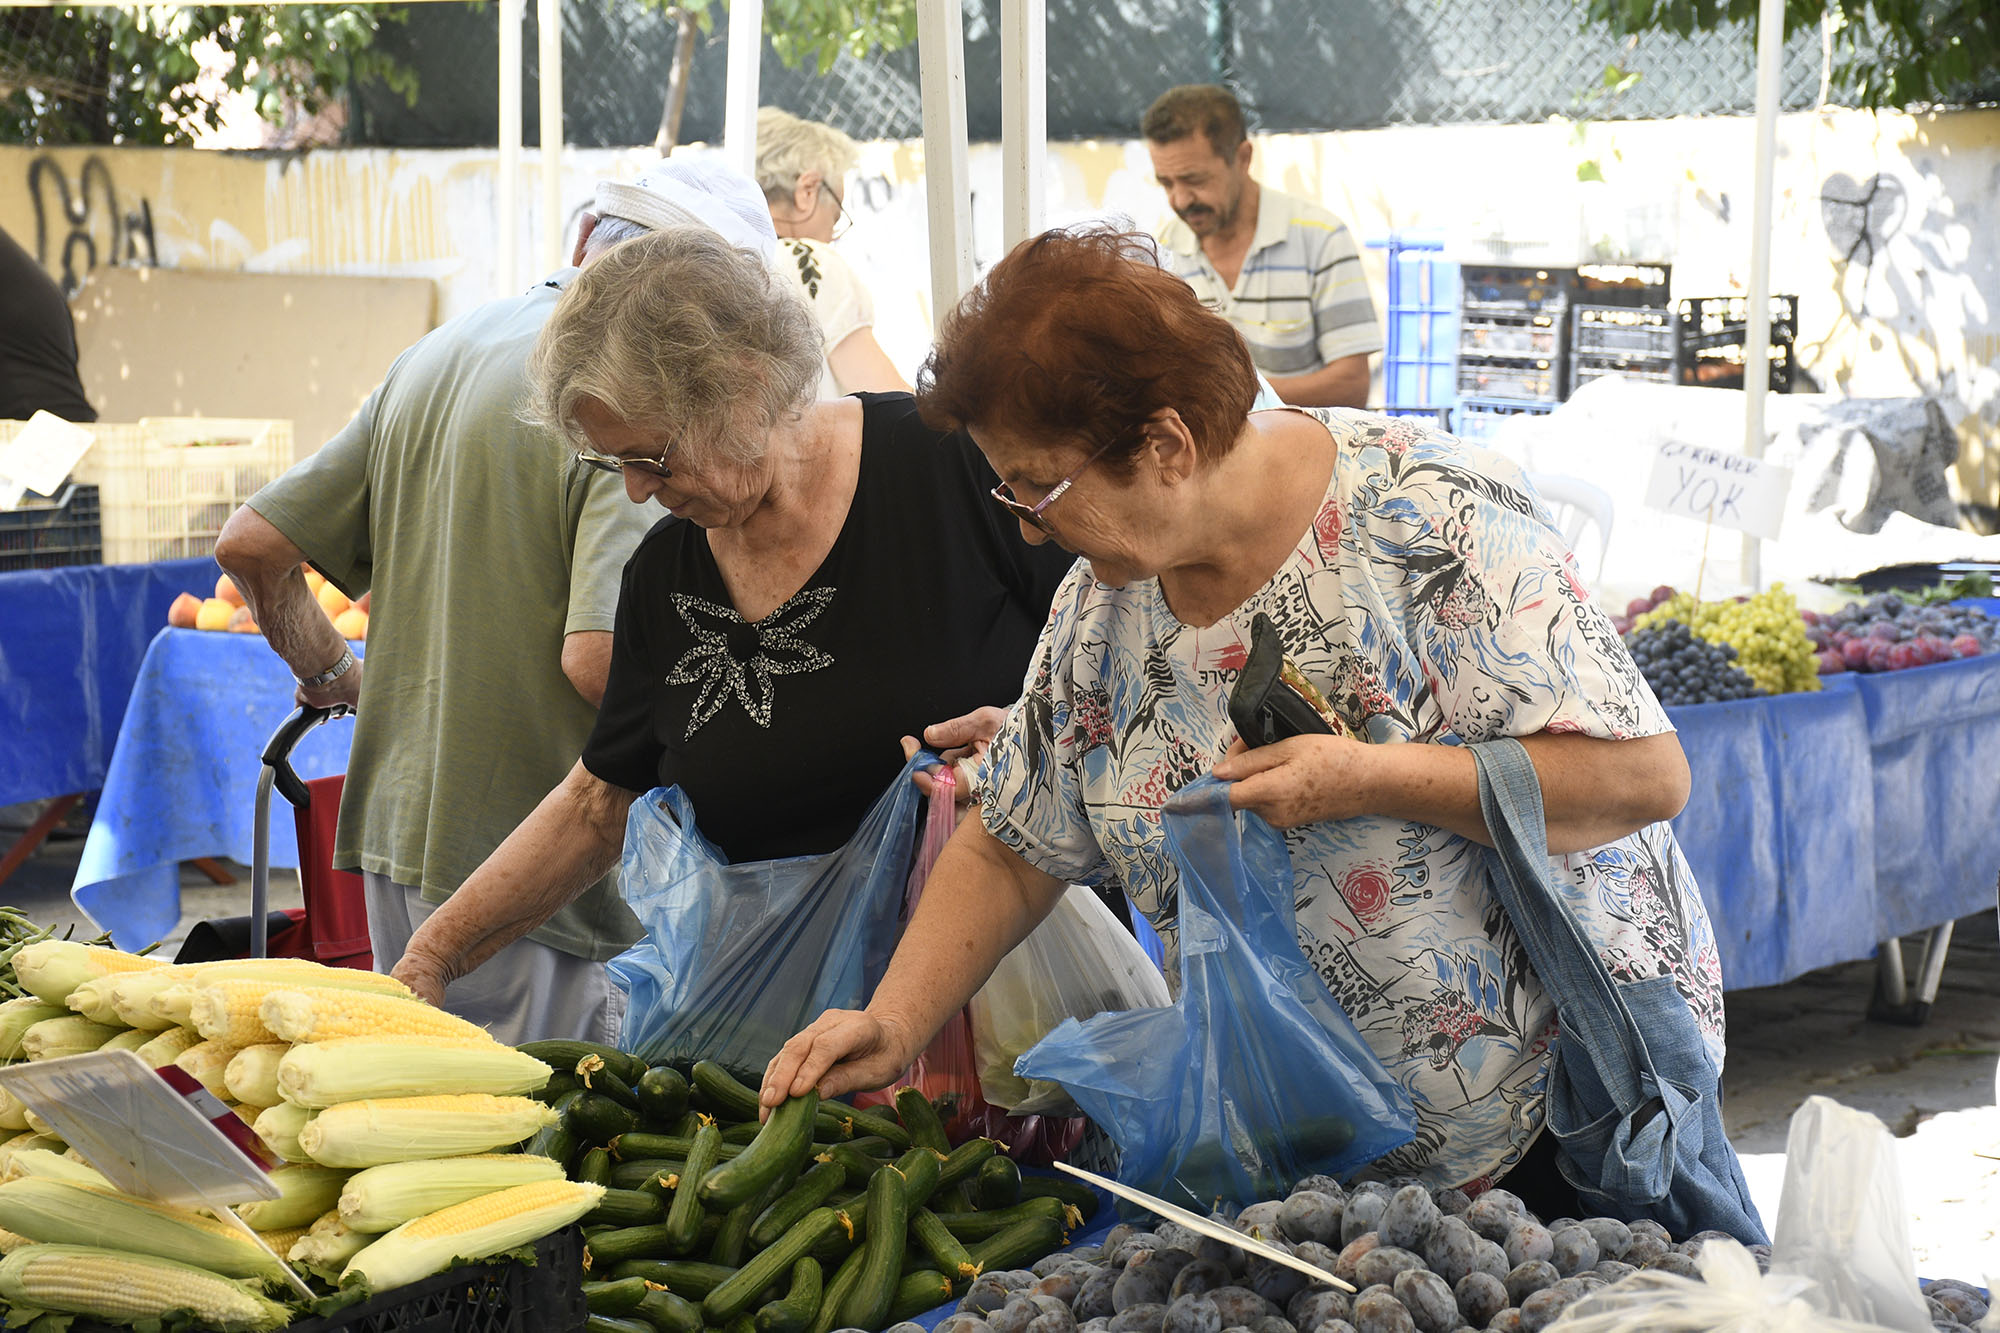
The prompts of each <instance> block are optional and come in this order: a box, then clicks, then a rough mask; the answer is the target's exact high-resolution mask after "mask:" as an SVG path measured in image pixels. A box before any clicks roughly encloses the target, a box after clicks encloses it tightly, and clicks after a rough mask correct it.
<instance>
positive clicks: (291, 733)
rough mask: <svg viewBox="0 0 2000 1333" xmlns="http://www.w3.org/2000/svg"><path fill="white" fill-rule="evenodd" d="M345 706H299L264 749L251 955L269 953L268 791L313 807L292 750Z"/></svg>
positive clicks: (252, 887)
mask: <svg viewBox="0 0 2000 1333" xmlns="http://www.w3.org/2000/svg"><path fill="white" fill-rule="evenodd" d="M347 712H348V708H347V705H346V704H334V705H333V706H331V707H329V708H315V707H313V706H311V705H309V704H301V705H300V706H299V707H298V708H296V709H294V710H293V712H292V715H291V716H290V717H288V718H286V719H285V720H284V722H283V724H282V725H280V726H279V728H278V729H277V731H276V732H274V733H272V736H271V740H270V742H269V743H268V744H267V745H265V746H264V754H263V760H264V769H263V771H262V772H261V773H259V774H258V776H257V822H256V824H255V825H254V826H253V827H252V830H251V836H252V842H253V845H254V847H255V850H254V851H253V852H252V854H251V865H250V956H251V957H252V958H262V957H264V956H266V954H268V953H269V952H270V942H271V941H270V929H271V923H270V918H269V916H267V915H266V913H267V911H268V910H269V903H270V896H271V788H273V787H276V788H277V789H278V790H279V791H280V792H282V793H284V797H285V799H286V800H287V801H290V802H291V803H292V804H293V805H294V806H296V807H298V808H299V809H301V810H304V809H306V808H307V807H308V806H310V805H311V804H312V793H311V792H309V791H307V790H306V784H305V783H303V782H301V781H299V775H298V773H297V772H295V771H294V770H293V768H292V747H293V746H295V745H297V744H298V743H299V739H300V737H302V736H304V735H305V734H306V733H307V732H309V731H311V730H312V729H313V728H314V727H317V726H319V725H320V724H321V723H322V722H331V721H332V720H333V719H334V718H337V717H343V716H345V715H346V714H347Z"/></svg>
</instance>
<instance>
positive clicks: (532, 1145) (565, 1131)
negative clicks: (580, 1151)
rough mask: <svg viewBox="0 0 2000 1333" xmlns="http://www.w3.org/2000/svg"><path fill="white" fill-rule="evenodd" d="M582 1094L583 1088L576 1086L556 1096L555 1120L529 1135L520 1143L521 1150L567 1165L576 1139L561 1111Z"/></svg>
mask: <svg viewBox="0 0 2000 1333" xmlns="http://www.w3.org/2000/svg"><path fill="white" fill-rule="evenodd" d="M583 1095H584V1093H583V1089H581V1088H578V1089H577V1090H576V1091H575V1092H566V1093H564V1094H563V1095H562V1096H561V1097H558V1098H557V1099H556V1100H555V1102H554V1106H555V1110H556V1118H555V1122H554V1123H553V1124H549V1125H544V1126H543V1127H542V1128H540V1129H538V1130H536V1131H535V1132H534V1133H533V1134H531V1135H529V1136H528V1141H527V1142H526V1143H524V1144H522V1145H521V1151H522V1152H524V1153H527V1154H528V1155H530V1156H532V1157H548V1158H552V1159H554V1160H555V1161H558V1162H562V1163H564V1164H565V1165H567V1164H568V1162H569V1159H570V1158H572V1157H574V1156H576V1150H577V1139H576V1135H575V1134H574V1133H572V1132H571V1130H570V1128H569V1126H568V1125H567V1124H566V1123H565V1122H564V1116H563V1113H564V1112H565V1111H567V1110H568V1109H569V1108H570V1107H572V1106H574V1105H576V1103H577V1102H578V1101H579V1100H580V1099H581V1098H582V1097H583Z"/></svg>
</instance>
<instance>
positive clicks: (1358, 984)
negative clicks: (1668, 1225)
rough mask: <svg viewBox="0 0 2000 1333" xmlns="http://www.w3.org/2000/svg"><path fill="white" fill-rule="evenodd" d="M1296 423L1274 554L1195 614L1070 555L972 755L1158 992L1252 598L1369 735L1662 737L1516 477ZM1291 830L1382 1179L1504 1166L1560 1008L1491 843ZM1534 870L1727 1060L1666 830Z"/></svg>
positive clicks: (1532, 1098)
mask: <svg viewBox="0 0 2000 1333" xmlns="http://www.w3.org/2000/svg"><path fill="white" fill-rule="evenodd" d="M1309 415H1311V416H1312V417H1314V418H1315V419H1316V420H1318V421H1319V422H1321V423H1323V424H1324V425H1325V427H1326V429H1327V430H1328V432H1329V433H1331V434H1332V436H1333V437H1334V439H1335V441H1336V442H1337V443H1338V446H1339V453H1338V459H1337V461H1336V463H1335V465H1334V471H1333V477H1332V480H1331V483H1330V484H1329V486H1328V487H1327V492H1326V499H1325V503H1324V504H1323V505H1322V506H1321V508H1320V510H1319V515H1318V517H1317V518H1316V519H1315V520H1314V523H1313V526H1312V530H1311V531H1309V532H1307V533H1305V534H1304V535H1303V536H1302V537H1301V538H1300V541H1299V544H1298V546H1297V548H1296V549H1295V550H1294V552H1293V553H1292V555H1291V557H1290V558H1289V559H1288V560H1287V561H1286V562H1285V564H1284V566H1283V568H1281V569H1280V570H1279V571H1278V572H1277V573H1276V574H1275V575H1274V576H1273V577H1272V578H1271V580H1270V581H1269V582H1268V583H1266V584H1265V585H1264V586H1263V587H1262V588H1261V589H1259V590H1258V591H1257V592H1256V593H1255V594H1254V595H1252V596H1251V597H1250V598H1249V600H1247V601H1245V602H1244V603H1243V604H1242V605H1241V606H1239V607H1237V608H1236V610H1235V611H1233V612H1231V613H1230V614H1229V615H1228V616H1226V617H1224V618H1223V619H1222V620H1220V621H1218V622H1217V623H1216V624H1214V625H1212V626H1209V627H1207V628H1203V629H1195V628H1192V627H1190V626H1187V625H1184V624H1182V623H1181V622H1180V621H1179V620H1177V619H1176V618H1175V616H1174V614H1173V612H1172V611H1171V610H1170V609H1169V608H1168V606H1167V602H1166V598H1165V596H1164V595H1163V593H1162V592H1161V589H1160V585H1159V581H1158V580H1157V579H1149V580H1146V581H1144V582H1136V583H1133V584H1130V585H1128V586H1127V587H1124V588H1109V587H1105V586H1103V585H1101V584H1097V583H1095V582H1093V581H1092V580H1091V578H1090V575H1089V567H1088V564H1087V563H1084V562H1079V564H1078V566H1077V568H1076V569H1075V570H1073V571H1072V572H1071V574H1070V577H1069V580H1068V582H1067V583H1065V584H1064V586H1063V587H1062V589H1061V590H1059V591H1058V592H1057V594H1056V597H1055V605H1054V608H1053V610H1052V612H1051V616H1050V621H1049V624H1048V626H1047V628H1046V629H1045V630H1044V631H1043V633H1042V637H1041V642H1040V643H1039V644H1038V645H1037V647H1036V655H1035V659H1034V661H1033V663H1032V664H1031V666H1030V670H1029V675H1028V681H1027V686H1026V692H1025V694H1024V695H1023V697H1022V699H1021V702H1020V703H1019V704H1018V705H1017V706H1016V707H1015V709H1014V711H1013V713H1012V715H1011V716H1010V717H1009V718H1008V721H1007V725H1006V727H1005V728H1004V729H1003V730H1002V732H1001V733H1000V736H999V737H998V739H997V740H996V741H995V742H994V745H993V747H992V750H991V752H990V753H989V754H988V756H987V774H986V780H985V784H984V796H983V815H984V820H985V823H986V826H987V828H988V829H990V830H991V831H992V832H993V833H994V835H995V836H997V837H998V838H1000V839H1001V841H1003V842H1004V843H1006V844H1007V845H1008V846H1009V847H1011V848H1013V849H1014V851H1016V852H1017V853H1018V854H1019V855H1020V856H1022V857H1023V858H1024V859H1025V860H1027V861H1028V862H1029V863H1030V864H1032V865H1034V866H1036V867H1038V868H1039V869H1041V870H1044V871H1046V872H1048V873H1049V874H1052V875H1054V876H1056V877H1058V878H1060V879H1064V880H1070V881H1075V882H1081V883H1098V882H1101V881H1104V880H1107V879H1115V880H1116V881H1118V882H1120V883H1122V884H1123V885H1124V887H1125V889H1126V891H1127V892H1128V893H1129V894H1130V896H1131V898H1132V901H1133V902H1134V904H1135V905H1136V906H1137V907H1138V908H1139V909H1140V910H1141V911H1143V912H1144V913H1145V914H1146V917H1147V919H1148V920H1149V921H1150V922H1151V923H1152V924H1153V926H1154V927H1155V928H1156V929H1157V930H1158V931H1159V932H1160V934H1161V935H1162V936H1163V937H1164V939H1165V941H1166V944H1167V951H1168V959H1169V972H1170V979H1174V980H1176V983H1177V978H1174V977H1172V976H1171V974H1172V973H1174V972H1175V971H1176V970H1177V969H1176V967H1175V963H1176V961H1177V951H1176V939H1175V935H1176V931H1175V922H1176V916H1177V913H1176V908H1175V900H1176V892H1177V885H1176V883H1175V872H1174V869H1173V867H1172V866H1171V864H1170V863H1169V861H1168V859H1167V857H1166V856H1165V854H1164V852H1163V851H1162V848H1161V845H1160V807H1161V805H1162V804H1163V803H1164V802H1165V801H1166V799H1167V797H1168V796H1169V795H1170V794H1171V793H1172V792H1174V791H1176V790H1178V789H1179V788H1180V787H1182V786H1184V785H1186V784H1187V783H1189V782H1191V781H1192V780H1194V779H1195V778H1197V777H1199V776H1201V775H1202V774H1204V773H1206V772H1207V771H1208V770H1209V769H1210V768H1212V767H1213V766H1214V764H1215V763H1216V762H1217V761H1218V760H1220V759H1221V758H1222V756H1223V755H1224V754H1225V753H1226V752H1227V750H1228V749H1229V745H1230V743H1231V742H1232V741H1233V740H1234V739H1235V734H1236V733H1235V729H1234V727H1233V726H1232V725H1231V723H1230V721H1229V715H1228V695H1229V689H1230V686H1231V684H1232V683H1233V682H1234V681H1235V679H1236V676H1237V674H1238V672H1239V671H1240V669H1241V666H1242V664H1243V661H1244V657H1245V653H1246V651H1247V648H1248V645H1249V642H1250V623H1251V620H1252V617H1253V616H1254V615H1255V614H1256V613H1257V612H1259V611H1263V612H1266V613H1268V614H1269V615H1270V616H1271V618H1272V620H1273V621H1275V622H1276V624H1277V626H1278V628H1279V630H1280V632H1281V634H1282V635H1283V637H1284V640H1285V645H1286V649H1287V652H1288V655H1289V656H1290V657H1291V658H1292V660H1293V661H1294V662H1295V663H1297V665H1298V666H1299V668H1300V669H1301V670H1302V671H1303V672H1304V673H1305V675H1306V676H1307V677H1308V678H1309V679H1311V680H1312V681H1313V682H1314V683H1315V684H1316V685H1317V686H1318V687H1319V688H1320V689H1321V690H1322V691H1323V692H1324V693H1325V695H1326V696H1327V699H1328V700H1329V702H1331V703H1332V704H1333V706H1334V709H1335V711H1336V712H1338V713H1339V714H1340V715H1341V717H1342V718H1343V719H1344V720H1345V721H1346V722H1347V723H1348V724H1349V725H1350V726H1351V727H1353V728H1354V729H1355V730H1356V732H1357V733H1358V734H1361V735H1363V736H1365V737H1366V738H1367V739H1368V740H1370V741H1372V742H1374V743H1376V744H1397V743H1413V742H1414V743H1425V742H1432V743H1445V744H1456V743H1460V742H1465V741H1480V740H1486V739H1489V738H1491V737H1495V736H1502V735H1506V736H1528V735H1532V734H1535V733H1537V732H1543V731H1548V732H1580V733H1583V734H1585V735H1590V736H1598V737H1606V738H1620V739H1622V738H1631V737H1640V736H1649V735H1653V734H1656V733H1659V732H1664V731H1669V730H1671V724H1670V723H1669V722H1668V720H1667V717H1666V714H1665V712H1664V711H1663V710H1662V709H1661V707H1660V705H1659V703H1658V701H1657V700H1656V699H1655V698H1654V697H1653V694H1652V692H1651V690H1649V689H1648V688H1647V686H1646V683H1645V681H1644V679H1643V678H1642V677H1641V676H1640V675H1639V672H1638V670H1637V668H1636V667H1635V666H1634V665H1633V663H1632V660H1631V658H1630V657H1629V656H1628V655H1627V654H1626V652H1625V649H1624V646H1623V644H1622V643H1621V642H1620V640H1619V638H1618V635H1617V634H1616V633H1615V632H1614V631H1613V629H1612V627H1611V624H1610V622H1609V621H1608V620H1607V619H1606V618H1605V617H1604V615H1603V614H1602V613H1600V612H1599V611H1598V610H1597V609H1596V608H1595V607H1593V606H1592V605H1591V604H1590V602H1589V600H1588V598H1587V594H1586V593H1585V590H1584V587H1583V584H1582V582H1581V581H1580V579H1579V578H1578V577H1577V573H1576V568H1575V561H1574V558H1573V557H1572V556H1571V554H1570V553H1569V551H1568V549H1567V548H1566V547H1565V545H1564V543H1563V540H1562V537H1561V535H1560V533H1558V532H1557V530H1556V529H1555V527H1554V525H1553V524H1552V522H1551V520H1550V518H1549V516H1548V513H1547V512H1546V510H1545V509H1544V508H1543V507H1542V505H1541V503H1540V502H1539V501H1538V500H1537V499H1536V498H1535V497H1534V496H1533V494H1532V493H1531V492H1530V490H1529V489H1528V485H1527V482H1526V479H1525V478H1524V477H1523V476H1522V474H1521V472H1520V470H1519V469H1518V467H1516V466H1515V465H1514V464H1513V463H1512V462H1510V461H1509V460H1507V459H1505V458H1503V457H1501V456H1499V455H1497V454H1493V453H1490V452H1487V451H1485V450H1479V449H1474V448H1471V447H1469V446H1467V445H1464V444H1462V443H1460V442H1459V441H1457V440H1456V439H1453V438H1452V437H1450V436H1448V435H1444V434H1441V433H1439V432H1437V431H1435V430H1431V429H1428V428H1426V427H1424V426H1422V425H1420V424H1418V423H1416V422H1415V421H1413V420H1409V419H1405V418H1391V417H1379V416H1371V415H1368V414H1366V413H1361V412H1353V411H1346V410H1314V411H1312V412H1310V413H1309ZM1286 843H1287V845H1288V846H1289V848H1290V851H1291V856H1292V869H1293V890H1294V895H1295V903H1296V910H1297V920H1298V937H1299V946H1300V948H1302V949H1303V950H1304V951H1305V955H1306V957H1307V958H1308V959H1309V960H1310V961H1311V962H1312V964H1313V966H1314V967H1315V968H1316V969H1317V970H1318V972H1319V974H1320V976H1321V977H1322V978H1323V979H1324V980H1325V981H1326V984H1327V986H1328V988H1329V989H1330V990H1331V991H1332V992H1333V994H1334V996H1335V997H1336V998H1337V999H1338V1000H1339V1001H1340V1002H1341V1005H1342V1006H1343V1007H1344V1008H1345V1009H1346V1011H1347V1013H1348V1014H1349V1015H1350V1016H1351V1017H1352V1018H1353V1020H1354V1022H1355V1024H1356V1025H1357V1026H1358V1027H1359V1028H1360V1030H1361V1033H1362V1035H1363V1036H1364V1037H1365V1038H1366V1039H1367V1041H1368V1043H1369V1045H1370V1046H1371V1047H1373V1048H1374V1050H1375V1052H1376V1053H1377V1054H1378V1055H1380V1056H1381V1058H1382V1060H1383V1062H1384V1063H1385V1064H1386V1065H1387V1067H1388V1069H1389V1070H1390V1072H1391V1073H1392V1074H1393V1075H1394V1076H1395V1077H1396V1078H1397V1079H1398V1081H1400V1082H1401V1083H1402V1084H1403V1085H1404V1086H1405V1087H1406V1088H1408V1090H1409V1092H1410V1095H1411V1097H1412V1099H1413V1100H1414V1102H1415V1103H1416V1106H1417V1109H1418V1117H1419V1127H1418V1131H1417V1136H1416V1138H1415V1139H1414V1140H1413V1141H1412V1142H1411V1143H1410V1144H1408V1145H1406V1146H1405V1147H1403V1148H1401V1149H1398V1150H1397V1151H1396V1153H1394V1154H1392V1155H1391V1156H1390V1157H1389V1158H1385V1159H1384V1160H1383V1161H1382V1162H1380V1163H1378V1164H1377V1170H1379V1171H1381V1172H1383V1173H1385V1174H1411V1175H1416V1176H1419V1177H1421V1178H1422V1179H1423V1180H1424V1181H1425V1182H1426V1183H1429V1184H1431V1185H1433V1186H1443V1185H1456V1184H1466V1183H1472V1182H1477V1181H1481V1180H1484V1179H1485V1178H1487V1177H1489V1176H1492V1175H1494V1174H1497V1173H1501V1172H1504V1171H1505V1170H1506V1169H1507V1168H1508V1167H1510V1166H1512V1165H1513V1164H1514V1162H1516V1161H1517V1160H1518V1159H1519V1156H1520V1154H1521V1152H1522V1151H1523V1150H1525V1149H1526V1147H1527V1146H1528V1145H1529V1144H1530V1143H1531V1142H1532V1141H1533V1139H1534V1137H1535V1134H1536V1133H1537V1132H1538V1131H1539V1129H1540V1127H1541V1123H1542V1100H1543V1091H1544V1084H1545V1081H1546V1076H1547V1069H1548V1049H1549V1042H1550V1039H1551V1038H1552V1036H1553V1035H1554V1033H1555V1013H1554V1008H1553V1005H1552V1003H1551V1002H1550V1000H1549V999H1548V997H1547V996H1546V994H1545V993H1544V992H1543V990H1542V987H1541V984H1540V982H1539V981H1538V980H1537V979H1536V977H1535V975H1534V973H1533V971H1532V970H1531V969H1530V967H1529V964H1528V959H1527V956H1526V954H1525V953H1524V952H1523V950H1522V949H1521V946H1520V943H1519V941H1518V939H1517V938H1516V936H1515V933H1514V930H1513V928H1512V925H1511V924H1510V923H1509V921H1508V920H1507V918H1506V915H1505V913H1504V912H1503V910H1502V909H1501V906H1500V903H1499V900H1498V899H1497V898H1496V897H1495V896H1494V894H1493V893H1492V891H1491V889H1490V888H1489V887H1488V884H1487V876H1486V869H1485V860H1484V856H1483V849H1481V848H1479V847H1477V846H1476V845H1474V844H1472V843H1470V842H1468V841H1466V840H1465V839H1463V838H1461V837H1459V836H1458V835H1456V834H1453V833H1448V832H1446V831H1445V830H1443V829H1440V828H1436V827H1433V826H1431V825H1428V824H1422V823H1416V822H1406V821H1402V820H1396V819H1389V818H1384V817H1376V816H1368V817H1362V818H1356V819H1348V820H1341V821H1334V822H1325V823H1319V824H1312V825H1308V826H1305V827H1301V828H1296V829H1292V830H1289V831H1288V832H1287V834H1286ZM1552 864H1553V865H1554V866H1555V867H1556V869H1557V870H1558V872H1559V874H1558V879H1559V882H1560V883H1561V885H1562V887H1563V889H1564V890H1565V891H1566V892H1567V894H1568V897H1569V901H1570V903H1571V904H1572V906H1573V907H1574V908H1575V910H1576V911H1577V913H1578V914H1579V916H1580V918H1581V919H1582V920H1583V921H1584V922H1585V924H1586V927H1587V928H1588V929H1590V930H1591V931H1592V933H1593V937H1594V938H1595V940H1596V941H1597V943H1598V947H1599V950H1600V952H1601V955H1602V957H1603V959H1604V961H1605V963H1606V965H1607V966H1608V967H1609V968H1610V969H1611V971H1612V973H1613V974H1614V975H1615V976H1618V977H1620V978H1621V979H1633V980H1636V979H1640V978H1645V977H1652V976H1659V975H1662V974H1665V973H1671V974H1672V975H1673V976H1674V977H1675V978H1676V980H1677V982H1678V983H1679V988H1680V990H1681V992H1682V993H1683V994H1684V995H1685V996H1686V997H1687V1000H1688V1003H1689V1005H1690V1007H1691V1008H1692V1009H1693V1011H1694V1014H1695V1017H1696V1020H1697V1021H1698V1022H1699V1024H1700V1025H1701V1028H1702V1031H1703V1033H1704V1035H1705V1036H1706V1037H1707V1039H1708V1045H1709V1049H1710V1054H1711V1056H1712V1057H1713V1059H1714V1060H1715V1063H1716V1066H1717V1068H1718V1069H1719V1068H1720V1067H1721V1064H1722V1054H1723V1042H1722V1034H1723V1015H1722V973H1721V967H1720V964H1719V962H1718V959H1717V955H1716V946H1715V936H1714V932H1713V930H1712V929H1711V928H1710V925H1709V922H1708V917H1707V913H1706V911H1705V910H1704V909H1703V907H1702V902H1701V896H1700V894H1699V892H1698V891H1697V889H1696V886H1695V883H1694V881H1693V878H1692V876H1691V875H1690V873H1689V870H1688V866H1687V862H1686V861H1685V860H1684V859H1683V858H1682V856H1681V852H1680V848H1679V846H1678V845H1677V844H1676V843H1675V841H1674V836H1673V833H1672V831H1671V829H1670V828H1669V827H1668V826H1667V825H1666V824H1664V823H1661V824H1654V825H1651V826H1649V827H1647V828H1644V829H1641V830H1639V831H1638V832H1636V833H1633V834H1631V835H1629V836H1627V837H1624V838H1621V839H1619V840H1618V841H1616V842H1612V843H1607V844H1605V845H1603V846H1601V847H1595V848H1592V849H1590V850H1588V851H1583V852H1576V853H1572V854H1570V855H1567V856H1561V857H1557V858H1554V860H1553V862H1552Z"/></svg>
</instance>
